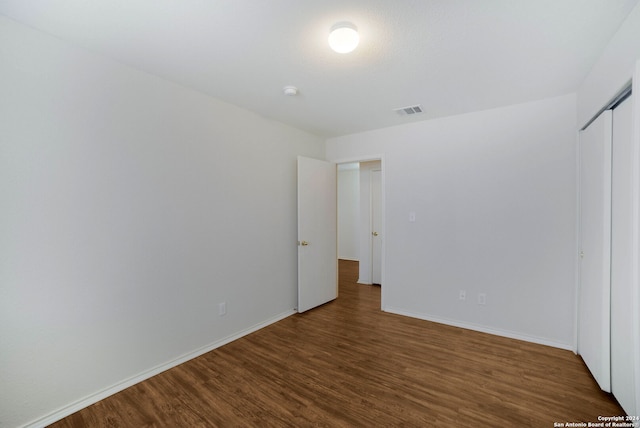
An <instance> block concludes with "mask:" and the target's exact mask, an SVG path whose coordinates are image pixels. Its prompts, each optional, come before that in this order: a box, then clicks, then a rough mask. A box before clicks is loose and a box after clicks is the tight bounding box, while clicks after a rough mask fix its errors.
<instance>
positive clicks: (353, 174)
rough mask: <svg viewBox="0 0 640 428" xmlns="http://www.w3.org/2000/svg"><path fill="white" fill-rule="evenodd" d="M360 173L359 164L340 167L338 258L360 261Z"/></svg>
mask: <svg viewBox="0 0 640 428" xmlns="http://www.w3.org/2000/svg"><path fill="white" fill-rule="evenodd" d="M359 216H360V171H359V165H358V163H357V162H356V163H350V164H344V165H338V258H339V259H343V260H356V261H357V260H358V258H359V254H360V251H359V248H358V236H359V235H358V231H359V228H360V226H359V225H360V217H359Z"/></svg>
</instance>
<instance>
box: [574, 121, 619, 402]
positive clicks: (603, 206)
mask: <svg viewBox="0 0 640 428" xmlns="http://www.w3.org/2000/svg"><path fill="white" fill-rule="evenodd" d="M611 118H612V114H611V110H606V111H605V112H603V113H602V114H601V115H600V116H598V118H597V119H596V120H595V121H594V122H593V123H591V125H589V127H588V128H587V129H585V130H584V131H581V132H580V142H579V151H580V289H579V299H578V354H580V356H581V357H582V359H583V360H584V362H585V364H586V365H587V367H588V368H589V370H590V371H591V374H593V377H594V378H595V379H596V381H597V382H598V384H599V385H600V388H602V389H603V390H604V391H607V392H611V358H610V343H611V340H610V297H611V294H610V293H611V288H610V287H611V282H610V275H611V132H612V130H611Z"/></svg>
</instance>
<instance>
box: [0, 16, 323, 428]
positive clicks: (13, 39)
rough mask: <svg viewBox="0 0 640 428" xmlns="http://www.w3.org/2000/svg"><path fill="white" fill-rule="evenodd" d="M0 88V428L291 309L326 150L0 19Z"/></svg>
mask: <svg viewBox="0 0 640 428" xmlns="http://www.w3.org/2000/svg"><path fill="white" fill-rule="evenodd" d="M0 76H2V78H0V94H1V95H0V201H1V204H2V208H1V209H0V425H2V426H6V427H13V426H19V425H22V424H25V423H28V422H30V421H34V420H36V419H38V418H42V417H44V416H45V415H48V414H50V413H51V412H56V411H57V410H60V409H63V410H62V411H61V413H56V415H58V416H60V415H63V414H64V413H65V412H68V411H69V410H70V409H72V408H73V406H71V407H65V406H69V405H71V404H73V403H76V404H78V403H80V405H81V404H82V403H86V402H83V401H82V400H84V399H87V398H88V397H89V396H90V395H91V394H94V393H98V395H97V396H94V397H93V399H96V397H99V394H100V392H101V391H104V390H105V388H109V387H112V386H114V385H116V389H117V388H118V387H122V386H123V385H125V384H126V382H127V380H131V379H134V378H135V377H136V376H138V375H142V376H144V375H145V373H146V374H149V373H150V372H149V370H150V369H153V368H154V367H165V366H163V365H164V364H166V363H168V362H170V361H172V360H174V359H176V358H179V357H181V356H184V355H189V353H191V352H194V351H197V350H202V348H203V347H207V346H211V344H215V343H218V342H219V341H221V340H224V339H225V338H228V337H230V336H232V335H234V334H238V333H241V332H243V331H246V330H247V329H251V328H253V327H255V326H256V325H259V324H261V323H265V322H270V321H271V320H274V319H278V318H279V317H282V316H286V315H287V314H290V313H291V312H292V308H294V306H295V304H296V260H297V258H296V246H295V242H296V239H297V238H296V199H295V198H296V196H295V195H296V190H295V186H296V184H295V183H296V178H295V177H296V155H298V154H301V155H305V156H309V157H317V158H321V157H323V155H324V153H323V150H324V147H323V144H322V140H320V139H319V138H317V137H314V136H311V135H309V134H306V133H303V132H301V131H298V130H295V129H292V128H289V127H287V126H284V125H282V124H279V123H275V122H270V121H267V120H265V119H263V118H261V117H259V116H257V115H254V114H252V113H250V112H247V111H245V110H241V109H239V108H236V107H234V106H231V105H228V104H225V103H222V102H219V101H217V100H215V99H212V98H210V97H207V96H204V95H202V94H198V93H195V92H193V91H190V90H188V89H186V88H183V87H180V86H178V85H174V84H172V83H169V82H167V81H164V80H162V79H159V78H157V77H154V76H151V75H148V74H144V73H141V72H138V71H135V70H133V69H130V68H127V67H125V66H122V65H120V64H117V63H114V62H110V61H108V60H105V59H102V58H100V57H97V56H94V55H92V54H90V53H87V52H85V51H82V50H80V49H76V48H74V47H71V46H68V45H65V44H63V43H61V42H59V41H58V40H57V39H54V38H51V37H49V36H47V35H44V34H42V33H38V32H35V31H33V30H31V29H29V28H27V27H24V26H21V25H18V24H16V23H14V22H12V21H10V20H8V19H5V18H3V17H0ZM222 301H226V302H227V310H228V313H227V315H226V316H225V317H219V316H218V310H217V305H218V303H219V302H222ZM123 381H124V382H125V384H121V385H119V386H118V385H117V384H118V383H119V382H123ZM110 391H113V390H110ZM91 399H92V398H91V397H89V400H91ZM78 400H80V401H78ZM54 416H55V415H54ZM44 421H47V419H46V418H45V419H40V422H39V424H42V423H44ZM49 422H50V420H49Z"/></svg>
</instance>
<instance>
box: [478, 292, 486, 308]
mask: <svg viewBox="0 0 640 428" xmlns="http://www.w3.org/2000/svg"><path fill="white" fill-rule="evenodd" d="M478 304H479V305H486V304H487V295H486V294H485V293H478Z"/></svg>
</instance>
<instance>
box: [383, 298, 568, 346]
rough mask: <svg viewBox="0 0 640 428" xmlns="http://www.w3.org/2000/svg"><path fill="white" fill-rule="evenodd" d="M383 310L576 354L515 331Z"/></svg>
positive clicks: (390, 309)
mask: <svg viewBox="0 0 640 428" xmlns="http://www.w3.org/2000/svg"><path fill="white" fill-rule="evenodd" d="M383 310H384V311H385V312H390V313H392V314H397V315H404V316H407V317H411V318H418V319H421V320H425V321H432V322H436V323H438V324H445V325H450V326H453V327H459V328H464V329H467V330H474V331H479V332H481V333H488V334H493V335H494V336H502V337H508V338H510V339H517V340H522V341H525V342H531V343H536V344H538V345H546V346H551V347H553V348H559V349H565V350H567V351H572V352H575V349H574V346H573V344H568V343H560V342H555V341H553V340H548V339H545V338H542V337H537V336H529V335H527V334H522V333H518V332H514V331H509V330H501V329H495V328H491V327H485V326H482V325H479V324H473V323H468V322H462V321H454V320H450V319H446V318H439V317H433V316H430V315H427V314H422V313H416V312H410V311H405V310H403V309H397V308H393V307H386V308H384V309H383Z"/></svg>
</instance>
